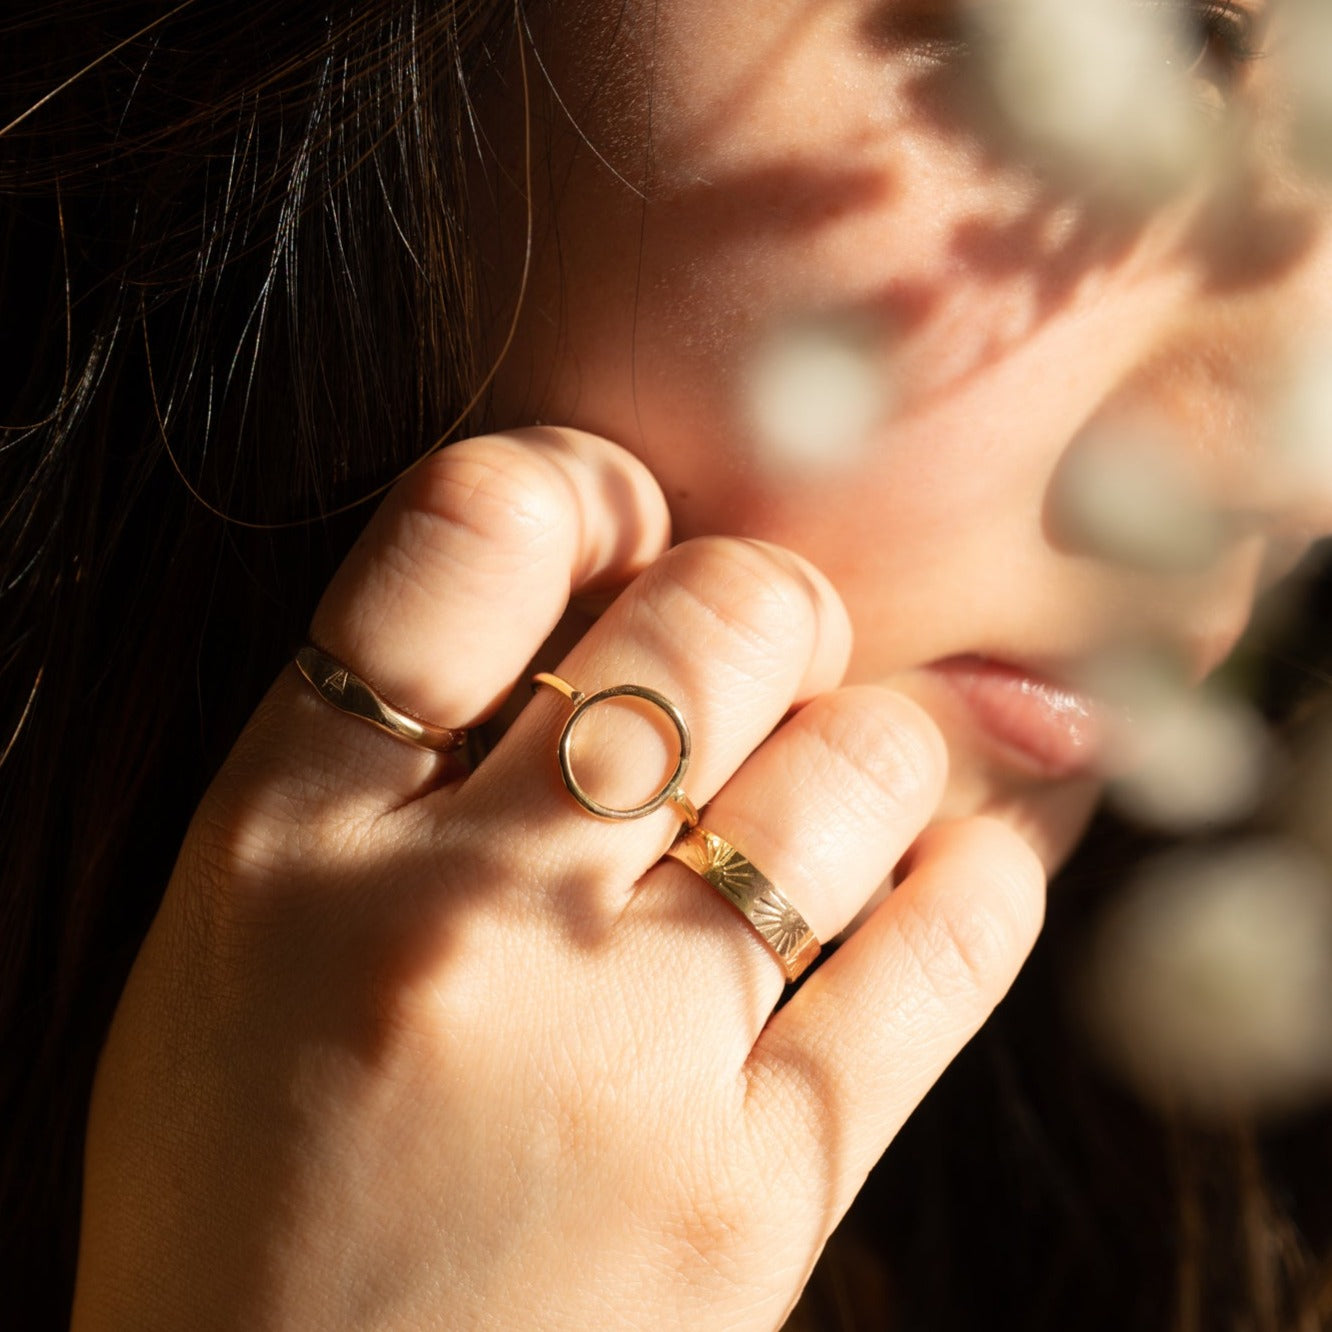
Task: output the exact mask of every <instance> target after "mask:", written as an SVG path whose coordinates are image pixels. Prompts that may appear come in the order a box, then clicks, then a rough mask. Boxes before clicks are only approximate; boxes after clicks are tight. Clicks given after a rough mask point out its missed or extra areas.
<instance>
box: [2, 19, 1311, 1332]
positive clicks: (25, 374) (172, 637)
mask: <svg viewBox="0 0 1332 1332" xmlns="http://www.w3.org/2000/svg"><path fill="white" fill-rule="evenodd" d="M521 22H522V11H521V6H520V5H515V4H513V3H511V0H430V3H423V2H422V0H356V2H355V3H352V0H339V2H336V3H325V4H309V3H299V2H298V3H272V0H267V2H266V3H262V4H259V3H252V2H251V0H236V2H235V3H231V4H227V5H216V4H206V3H203V2H202V0H182V2H181V3H177V4H174V5H161V4H144V3H123V2H122V3H111V2H97V0H78V2H77V3H76V2H73V0H42V2H41V3H35V2H34V0H21V3H19V4H17V6H11V7H10V8H9V10H8V11H7V13H6V16H5V17H3V18H0V68H3V78H0V201H2V202H0V207H2V208H3V214H2V217H3V222H2V223H0V225H2V226H3V250H0V310H2V311H3V318H2V319H0V366H2V367H3V370H2V371H0V375H3V381H2V390H0V493H2V494H3V496H4V500H3V504H2V505H0V839H2V840H3V852H0V863H2V864H3V866H4V869H3V879H2V883H3V889H2V895H0V913H2V914H0V949H3V965H0V1026H2V1028H3V1049H4V1052H5V1059H4V1063H3V1066H2V1067H0V1115H2V1116H3V1125H4V1140H3V1147H2V1148H0V1217H2V1218H3V1220H0V1254H3V1256H4V1274H5V1290H6V1309H7V1313H6V1319H8V1318H9V1317H11V1316H12V1317H13V1318H14V1322H13V1324H12V1325H13V1326H15V1327H23V1328H32V1329H38V1328H48V1327H49V1328H54V1327H58V1326H62V1325H63V1324H64V1323H65V1322H66V1321H67V1319H68V1312H69V1299H70V1290H71V1285H72V1280H73V1272H74V1263H75V1256H76V1247H77V1232H78V1210H79V1181H80V1164H81V1142H82V1133H83V1124H84V1120H85V1116H86V1112H87V1102H88V1096H89V1089H90V1085H91V1081H92V1077H93V1071H94V1067H95V1063H96V1059H97V1055H98V1051H99V1048H100V1045H101V1042H102V1039H103V1037H104V1034H105V1031H106V1027H107V1024H108V1022H109V1021H110V1017H111V1013H112V1011H113V1009H114V1006H115V1003H116V1000H117V997H118V994H119V992H120V989H121V986H122V985H123V983H124V979H125V976H126V973H127V971H128V969H129V966H130V964H131V962H132V960H133V958H134V955H135V952H136V950H137V948H138V946H139V943H140V942H141V939H142V936H143V933H144V931H145V929H146V928H147V924H148V922H149V920H150V919H151V917H152V914H153V912H154V910H155V907H156V904H157V901H158V897H159V895H160V893H161V890H162V887H163V885H164V884H165V882H166V880H167V877H168V875H169V873H170V870H171V863H172V859H173V856H174V853H175V849H176V847H177V846H178V844H179V841H180V838H181V835H182V833H183V830H184V827H185V825H186V823H187V821H188V819H189V816H190V813H191V811H192V810H193V809H194V807H195V805H196V804H197V802H198V799H199V797H200V794H201V793H202V790H203V788H204V786H205V785H206V784H207V782H208V780H209V778H210V776H211V774H212V772H213V771H214V770H215V769H216V767H217V765H218V764H219V763H220V761H221V759H222V757H223V755H224V754H225V752H226V749H227V748H228V746H229V744H230V743H231V741H232V740H233V739H234V737H235V735H236V733H237V731H238V729H239V727H240V725H241V723H242V722H243V720H244V718H245V717H246V716H247V715H248V713H249V712H250V711H251V709H252V708H253V706H254V704H255V702H256V700H257V699H258V697H259V695H260V693H261V692H262V690H263V688H264V687H265V686H266V684H267V683H268V682H269V681H270V680H271V679H272V678H273V676H274V674H275V673H276V672H277V670H278V669H279V668H280V666H281V664H282V663H283V661H284V659H285V658H286V656H287V655H288V654H289V652H290V650H291V648H292V647H293V646H294V645H295V643H296V642H297V641H298V640H299V638H300V636H301V633H302V630H303V628H304V626H305V624H306V623H307V622H308V620H309V616H310V612H311V608H312V606H313V603H314V599H315V597H316V595H317V592H318V590H319V589H320V588H321V586H322V585H323V583H324V582H325V581H326V579H327V578H328V576H329V574H330V572H331V570H332V569H333V568H334V567H335V566H336V564H337V563H338V561H339V560H340V559H341V557H342V555H343V554H344V553H345V551H346V549H347V547H348V546H349V544H350V542H351V540H352V538H353V537H354V535H355V533H356V530H357V529H358V527H359V526H360V524H361V523H362V522H363V521H364V519H365V516H366V514H367V512H368V511H367V510H366V509H365V508H356V507H352V508H350V510H349V507H348V506H355V504H356V502H357V501H360V500H362V499H364V498H365V497H367V496H369V495H371V494H373V493H377V492H378V491H379V490H380V489H382V488H383V487H384V486H385V485H386V484H387V483H388V482H389V481H391V480H392V479H393V478H394V477H395V476H396V475H398V474H399V473H400V472H401V471H402V470H403V469H404V468H405V467H407V466H409V465H410V464H411V463H412V461H413V460H415V459H417V458H419V457H420V456H422V454H423V453H425V452H426V451H428V450H429V449H431V448H432V447H433V446H435V445H436V444H437V443H439V442H441V440H443V439H444V438H446V437H448V436H450V434H451V433H452V434H453V435H457V434H460V433H464V432H465V431H466V430H469V429H475V428H478V427H480V426H481V425H482V424H484V420H485V414H484V413H485V403H484V395H483V394H481V395H479V394H478V390H479V389H481V388H483V387H484V383H485V379H486V373H487V366H486V365H485V364H483V359H484V357H483V353H482V351H481V350H480V349H479V347H478V345H477V341H476V337H475V335H474V328H475V314H476V310H477V308H478V303H479V302H480V301H481V300H483V299H484V298H485V293H484V290H483V288H484V275H483V274H482V273H481V272H480V271H479V270H478V266H477V263H476V261H475V259H474V253H473V245H472V243H471V242H470V240H469V227H470V221H469V218H470V217H471V215H472V211H473V209H472V204H473V200H472V199H471V198H469V190H471V189H475V188H476V185H475V180H476V177H475V175H474V174H472V173H469V162H471V161H473V160H474V159H475V158H476V157H477V156H478V155H481V156H484V155H485V154H486V152H487V145H486V144H485V142H484V139H483V137H482V136H481V134H480V131H479V130H478V128H477V121H476V118H475V117H474V115H473V112H472V98H473V96H474V94H475V91H476V89H477V87H478V85H479V82H480V81H481V80H483V79H485V78H487V77H492V76H493V75H494V71H495V69H496V67H497V65H498V63H499V61H498V57H499V54H500V53H501V52H502V50H503V49H504V48H505V46H506V44H508V43H510V42H512V41H514V40H516V39H517V38H518V36H519V35H520V25H521ZM515 95H517V93H516V92H515ZM500 298H502V294H501V296H500ZM1116 838H1117V835H1116V834H1115V833H1113V832H1111V831H1106V832H1105V833H1103V835H1102V836H1101V838H1100V841H1099V842H1098V843H1096V846H1097V847H1098V848H1099V849H1098V850H1094V851H1092V852H1089V853H1088V855H1087V856H1084V857H1083V860H1082V861H1081V862H1080V868H1079V867H1078V866H1075V868H1074V869H1073V871H1071V876H1073V877H1077V876H1078V875H1079V874H1082V875H1083V876H1084V877H1085V878H1086V879H1088V880H1089V881H1090V880H1097V881H1099V880H1105V881H1106V882H1112V881H1113V877H1114V875H1113V873H1111V871H1110V870H1109V869H1108V868H1106V867H1107V866H1108V865H1110V864H1111V863H1114V862H1116V861H1118V860H1122V859H1123V858H1124V857H1126V856H1127V855H1128V854H1131V851H1129V850H1124V849H1122V848H1121V847H1120V846H1119V845H1118V844H1117V840H1116ZM1107 847H1108V849H1107ZM1093 863H1094V864H1095V865H1096V866H1097V867H1098V868H1097V872H1096V873H1095V874H1089V873H1088V866H1089V865H1090V864H1093ZM1095 886H1096V884H1095V883H1093V884H1092V886H1091V889H1090V890H1089V891H1087V892H1083V893H1074V894H1070V895H1069V896H1068V899H1067V901H1066V904H1065V906H1064V907H1063V908H1061V909H1060V911H1058V912H1057V913H1056V919H1055V921H1053V922H1052V931H1053V933H1054V934H1056V935H1059V934H1064V935H1072V936H1075V935H1076V930H1077V925H1078V917H1079V916H1080V915H1083V914H1085V911H1084V910H1083V907H1084V904H1085V903H1086V902H1087V901H1088V900H1090V899H1091V898H1092V897H1094V896H1095V891H1094V890H1095ZM1063 948H1064V945H1063V944H1061V943H1058V942H1056V943H1054V944H1052V943H1051V942H1050V941H1049V940H1047V941H1046V942H1045V943H1044V944H1043V945H1042V948H1041V949H1040V951H1039V952H1038V955H1037V958H1036V959H1035V961H1034V963H1033V965H1032V967H1031V968H1030V970H1029V972H1028V974H1026V975H1025V976H1024V978H1023V981H1022V982H1021V983H1020V986H1019V989H1018V990H1017V991H1016V992H1015V994H1014V996H1013V998H1012V1000H1011V1001H1009V1002H1008V1003H1007V1004H1006V1006H1005V1008H1004V1009H1003V1010H1002V1011H1001V1014H1000V1017H999V1020H998V1021H997V1022H996V1024H994V1026H993V1030H991V1031H990V1032H988V1033H987V1035H986V1036H985V1037H984V1038H982V1040H981V1041H979V1042H977V1043H976V1045H975V1046H974V1047H973V1048H972V1049H971V1050H970V1051H969V1052H968V1054H967V1055H966V1056H965V1057H964V1059H963V1060H962V1061H961V1062H960V1063H959V1064H958V1065H957V1066H956V1067H955V1068H954V1070H953V1071H952V1072H951V1073H950V1074H949V1076H948V1077H947V1078H946V1079H945V1081H944V1083H943V1084H942V1085H941V1086H940V1087H939V1088H938V1089H937V1090H936V1092H935V1093H934V1094H933V1095H932V1096H931V1098H930V1100H929V1102H928V1103H927V1104H926V1106H925V1107H924V1109H923V1111H922V1112H921V1113H920V1114H919V1115H918V1116H917V1117H916V1120H915V1121H914V1122H913V1124H912V1125H911V1126H910V1127H909V1129H908V1131H907V1132H906V1133H905V1134H904V1135H903V1138H902V1140H901V1141H900V1142H899V1143H898V1145H897V1146H896V1147H895V1148H894V1150H893V1151H892V1152H891V1153H890V1154H889V1158H888V1159H887V1160H886V1162H885V1163H884V1165H883V1167H881V1170H880V1178H879V1179H878V1180H877V1181H876V1182H875V1183H873V1184H872V1185H871V1187H870V1190H869V1191H868V1192H867V1194H866V1195H865V1196H864V1197H863V1198H862V1200H861V1202H860V1203H859V1204H858V1205H857V1207H856V1209H855V1210H854V1211H853V1213H852V1217H851V1219H850V1222H849V1224H848V1225H847V1226H846V1227H845V1228H844V1231H845V1233H844V1234H843V1235H841V1236H839V1237H837V1238H835V1240H834V1243H833V1245H832V1246H831V1248H830V1251H829V1255H828V1258H827V1259H826V1261H825V1264H824V1268H823V1272H822V1274H821V1275H820V1276H819V1277H817V1278H816V1281H815V1282H814V1284H813V1285H812V1286H811V1288H810V1292H809V1294H808V1295H807V1297H806V1299H805V1300H804V1301H803V1302H802V1305H801V1308H800V1311H799V1312H798V1313H797V1315H796V1321H795V1322H793V1323H792V1326H811V1327H830V1328H832V1327H847V1328H851V1327H855V1328H861V1327H864V1328H871V1327H896V1326H901V1327H903V1328H907V1327H922V1328H923V1327H929V1328H931V1329H933V1332H943V1329H947V1328H958V1329H962V1328H968V1329H971V1328H976V1327H980V1326H986V1327H996V1328H1002V1327H1022V1328H1024V1329H1039V1328H1051V1329H1053V1328H1061V1329H1065V1328H1085V1329H1090V1328H1106V1329H1110V1328H1115V1329H1125V1328H1135V1329H1144V1330H1146V1329H1149V1328H1162V1329H1165V1328H1170V1329H1178V1332H1212V1330H1213V1329H1221V1328H1236V1329H1238V1328H1240V1327H1244V1328H1251V1329H1263V1330H1264V1332H1268V1330H1269V1329H1270V1330H1271V1332H1276V1330H1277V1329H1285V1328H1299V1329H1301V1332H1303V1330H1304V1329H1312V1328H1317V1327H1321V1326H1332V1263H1329V1260H1328V1256H1327V1250H1328V1246H1329V1244H1332V1207H1329V1205H1328V1204H1327V1202H1326V1200H1325V1196H1324V1195H1326V1194H1327V1192H1328V1190H1327V1189H1326V1187H1325V1186H1324V1185H1323V1184H1322V1182H1321V1174H1322V1171H1324V1170H1325V1169H1326V1168H1327V1165H1328V1162H1327V1159H1326V1158H1327V1157H1328V1154H1329V1153H1328V1148H1329V1146H1330V1145H1332V1138H1329V1136H1328V1134H1327V1126H1326V1124H1325V1123H1324V1122H1323V1121H1322V1120H1318V1121H1317V1122H1314V1121H1313V1120H1310V1121H1307V1122H1306V1121H1301V1122H1300V1123H1299V1124H1297V1125H1294V1126H1292V1127H1290V1128H1289V1129H1288V1130H1286V1131H1283V1132H1282V1134H1280V1135H1279V1136H1278V1137H1275V1138H1273V1139H1270V1140H1260V1139H1259V1138H1257V1137H1256V1136H1255V1135H1254V1134H1253V1132H1252V1131H1250V1130H1249V1129H1247V1128H1246V1127H1244V1126H1242V1125H1236V1126H1234V1128H1233V1129H1232V1130H1228V1131H1225V1132H1221V1131H1215V1130H1213V1131H1208V1132H1206V1133H1203V1132H1200V1131H1193V1130H1190V1129H1188V1128H1184V1127H1180V1126H1171V1125H1166V1124H1162V1123H1159V1122H1157V1121H1155V1120H1153V1119H1152V1118H1150V1117H1149V1116H1148V1115H1146V1114H1145V1113H1144V1112H1142V1111H1141V1110H1139V1109H1137V1108H1136V1107H1135V1106H1134V1105H1132V1104H1130V1103H1129V1102H1128V1101H1127V1100H1125V1099H1124V1098H1122V1097H1120V1096H1119V1095H1118V1094H1117V1093H1114V1092H1113V1091H1112V1090H1110V1089H1109V1088H1108V1087H1107V1086H1106V1085H1105V1084H1103V1083H1101V1082H1099V1081H1098V1080H1097V1078H1096V1075H1095V1074H1094V1073H1093V1072H1092V1071H1091V1069H1090V1066H1089V1065H1088V1064H1086V1063H1084V1062H1083V1060H1082V1059H1081V1058H1080V1057H1079V1055H1078V1052H1077V1049H1076V1045H1077V1037H1076V1035H1075V1034H1073V1033H1072V1032H1071V1030H1070V1029H1068V1028H1067V1027H1065V1026H1063V1025H1062V1024H1061V1020H1060V1018H1059V1012H1058V1007H1057V1005H1052V1004H1051V1003H1050V1002H1049V1000H1048V995H1049V993H1050V992H1051V990H1052V989H1056V988H1057V986H1058V980H1059V978H1058V976H1057V974H1056V970H1057V968H1056V963H1055V958H1056V957H1057V956H1062V951H1061V950H1063ZM885 1304H887V1305H888V1306H889V1307H891V1308H892V1309H893V1310H894V1315H893V1317H892V1318H889V1317H888V1316H887V1315H886V1314H885V1312H884V1308H885Z"/></svg>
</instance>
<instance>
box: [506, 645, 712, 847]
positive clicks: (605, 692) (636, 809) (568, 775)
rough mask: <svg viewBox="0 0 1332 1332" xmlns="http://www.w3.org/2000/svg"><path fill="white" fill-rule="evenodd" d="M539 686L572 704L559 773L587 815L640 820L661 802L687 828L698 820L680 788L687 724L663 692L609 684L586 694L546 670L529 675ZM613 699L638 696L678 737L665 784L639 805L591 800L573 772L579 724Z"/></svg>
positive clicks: (685, 765) (687, 746) (686, 758)
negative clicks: (672, 768) (672, 766)
mask: <svg viewBox="0 0 1332 1332" xmlns="http://www.w3.org/2000/svg"><path fill="white" fill-rule="evenodd" d="M538 685H545V686H546V687H547V688H549V689H553V690H555V692H556V693H557V694H563V695H564V697H565V698H567V699H568V700H569V702H570V703H572V704H573V711H572V712H571V713H570V714H569V719H568V720H567V721H566V722H565V723H564V729H563V730H562V731H561V732H560V743H559V758H560V776H562V777H563V778H564V784H565V786H566V787H568V790H569V794H570V795H571V796H573V798H574V799H575V800H576V801H578V803H579V804H580V805H581V806H582V807H583V808H584V809H585V810H587V812H588V813H589V814H595V815H596V816H597V818H599V819H641V818H643V817H644V815H647V814H651V813H652V812H653V810H657V809H660V808H661V807H662V806H663V805H671V806H672V807H673V808H674V809H675V811H676V813H677V814H679V816H680V819H681V822H683V823H684V824H685V826H686V827H690V828H692V827H693V826H694V824H696V823H697V822H698V810H696V809H695V808H694V804H693V801H691V800H690V799H689V797H688V796H687V795H685V793H684V792H683V791H682V790H681V789H680V784H681V782H683V781H684V775H685V772H686V771H687V770H688V768H689V753H690V749H691V741H690V739H689V724H688V723H687V722H686V721H685V719H684V714H683V713H682V712H681V711H680V709H679V708H678V707H676V705H675V704H674V703H672V702H671V700H670V699H669V698H667V697H666V695H665V694H659V693H658V692H657V691H656V690H655V689H649V688H647V686H646V685H634V684H624V685H612V686H611V687H610V688H609V689H598V690H597V692H596V693H595V694H585V693H583V691H582V690H581V689H575V688H574V687H573V685H571V684H570V683H569V682H568V681H567V680H562V679H560V677H559V676H558V675H551V674H550V673H549V672H548V671H542V672H540V673H539V674H538V675H534V676H533V677H532V687H533V688H534V689H535V688H536V687H537V686H538ZM614 698H641V699H642V700H643V701H644V702H645V703H650V704H651V705H652V706H653V707H654V708H656V709H658V710H659V711H660V712H664V713H665V714H666V717H667V719H668V720H669V721H670V723H671V725H672V726H673V727H674V728H675V734H676V735H677V736H678V737H679V740H680V757H679V758H678V759H677V760H676V764H675V771H674V772H673V773H671V775H670V777H669V778H668V779H667V781H666V784H665V785H664V786H663V787H662V788H661V789H660V790H659V791H658V792H657V793H656V794H655V795H654V796H652V797H651V798H650V799H648V800H645V801H644V802H643V803H642V804H641V805H633V806H631V807H630V808H628V809H617V808H616V807H615V806H614V805H603V804H602V803H601V801H599V800H596V799H594V798H593V797H592V796H591V795H589V794H588V792H587V791H586V789H584V787H583V785H582V784H581V783H580V782H579V780H578V778H577V777H576V776H575V775H574V770H573V758H572V751H573V737H574V731H575V729H576V728H577V726H578V723H579V722H580V721H581V720H582V719H583V718H584V717H585V716H586V715H587V713H588V711H589V709H591V708H595V707H596V706H597V704H598V703H605V702H608V701H609V700H610V699H614Z"/></svg>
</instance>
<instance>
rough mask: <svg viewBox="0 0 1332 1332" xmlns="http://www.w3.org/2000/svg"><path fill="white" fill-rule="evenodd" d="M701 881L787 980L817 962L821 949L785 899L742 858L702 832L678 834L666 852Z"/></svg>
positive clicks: (721, 839) (724, 842)
mask: <svg viewBox="0 0 1332 1332" xmlns="http://www.w3.org/2000/svg"><path fill="white" fill-rule="evenodd" d="M666 854H667V855H668V856H670V857H671V858H672V859H673V860H678V861H679V862H680V864H682V865H687V866H688V867H689V868H690V869H691V870H693V871H694V873H695V874H699V875H701V876H702V877H703V878H705V879H706V880H707V881H708V882H709V883H710V884H711V885H712V886H713V887H714V888H715V889H716V890H717V891H718V892H719V893H720V894H721V895H722V896H723V897H724V898H725V899H726V900H727V901H728V902H729V903H730V904H731V905H732V906H733V907H735V908H736V910H737V911H739V912H740V914H741V915H742V916H744V918H745V919H746V920H747V921H748V922H749V923H750V924H751V925H752V926H753V927H754V930H755V932H756V933H757V934H758V936H759V938H760V939H762V940H763V942H764V943H765V944H767V946H768V947H769V949H771V950H772V952H773V953H775V954H776V956H777V960H778V961H779V962H780V963H781V964H782V969H783V970H784V971H785V972H786V979H787V981H788V982H789V981H793V980H795V979H797V978H798V977H799V976H800V975H801V974H802V973H803V972H804V971H805V969H806V968H807V967H808V966H809V964H810V963H811V962H813V961H814V959H815V958H816V957H818V955H819V952H820V948H821V945H820V944H819V941H818V938H817V936H816V935H815V933H814V931H813V930H811V929H810V928H809V923H808V922H807V921H806V920H805V918H804V916H802V915H801V914H800V912H799V911H797V910H796V908H795V907H794V905H792V903H791V901H790V899H789V898H788V897H787V896H786V894H785V893H783V892H782V891H781V889H779V888H778V887H777V886H776V884H774V883H773V882H772V880H771V879H769V878H768V877H767V875H765V874H764V873H763V872H762V871H761V870H760V869H759V868H758V867H757V866H756V865H755V864H754V862H753V861H752V860H750V859H749V858H748V857H747V856H745V855H743V854H742V853H741V852H740V851H737V850H736V848H735V847H733V846H732V845H731V844H730V842H728V841H727V840H726V839H725V838H724V837H718V836H717V834H716V833H714V832H709V831H708V830H707V829H706V828H690V829H688V830H687V831H686V832H683V833H681V834H680V836H679V838H677V840H676V842H675V845H674V846H672V847H671V849H670V850H669V851H667V852H666Z"/></svg>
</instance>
